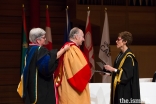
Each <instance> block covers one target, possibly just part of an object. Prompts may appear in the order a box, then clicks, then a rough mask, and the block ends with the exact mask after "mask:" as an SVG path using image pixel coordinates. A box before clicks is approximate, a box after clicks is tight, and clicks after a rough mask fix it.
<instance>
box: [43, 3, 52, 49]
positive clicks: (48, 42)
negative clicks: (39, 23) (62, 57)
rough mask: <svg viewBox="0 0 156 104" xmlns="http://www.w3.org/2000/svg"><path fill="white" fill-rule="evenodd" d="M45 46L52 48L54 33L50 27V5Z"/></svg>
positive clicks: (47, 11)
mask: <svg viewBox="0 0 156 104" xmlns="http://www.w3.org/2000/svg"><path fill="white" fill-rule="evenodd" d="M45 47H46V48H47V49H48V50H51V49H52V35H51V28H50V16H49V10H48V6H47V8H46V45H45Z"/></svg>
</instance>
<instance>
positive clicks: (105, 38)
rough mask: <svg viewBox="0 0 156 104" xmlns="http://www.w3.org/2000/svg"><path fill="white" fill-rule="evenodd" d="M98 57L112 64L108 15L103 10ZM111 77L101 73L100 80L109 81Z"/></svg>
mask: <svg viewBox="0 0 156 104" xmlns="http://www.w3.org/2000/svg"><path fill="white" fill-rule="evenodd" d="M99 58H100V59H101V60H102V61H103V62H104V63H105V64H108V65H112V60H111V55H110V39H109V25H108V16H107V12H106V11H105V20H104V26H103V32H102V38H101V45H100V51H99ZM110 80H111V77H110V76H108V75H103V79H102V82H106V83H108V82H110Z"/></svg>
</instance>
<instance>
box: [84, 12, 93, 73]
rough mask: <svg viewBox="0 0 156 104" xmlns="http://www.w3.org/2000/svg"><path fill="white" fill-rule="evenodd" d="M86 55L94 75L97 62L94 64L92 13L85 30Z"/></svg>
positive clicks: (88, 14)
mask: <svg viewBox="0 0 156 104" xmlns="http://www.w3.org/2000/svg"><path fill="white" fill-rule="evenodd" d="M84 54H85V56H86V58H87V60H88V62H89V65H90V68H91V71H92V75H93V72H94V70H95V62H94V49H93V43H92V34H91V25H90V11H88V12H87V22H86V30H85V42H84Z"/></svg>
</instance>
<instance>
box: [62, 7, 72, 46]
mask: <svg viewBox="0 0 156 104" xmlns="http://www.w3.org/2000/svg"><path fill="white" fill-rule="evenodd" d="M70 30H71V25H70V19H69V13H68V6H67V8H66V28H65V33H64V43H65V42H67V41H69V38H68V36H69V33H70Z"/></svg>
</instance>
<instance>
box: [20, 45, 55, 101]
mask: <svg viewBox="0 0 156 104" xmlns="http://www.w3.org/2000/svg"><path fill="white" fill-rule="evenodd" d="M56 57H57V50H51V51H48V50H47V49H46V48H44V47H39V46H30V47H29V48H28V51H27V56H26V66H25V69H24V71H23V76H24V77H23V78H24V99H25V100H24V101H25V104H32V103H33V104H56V98H55V89H54V81H53V72H54V70H55V69H56V67H57V65H58V61H57V59H56Z"/></svg>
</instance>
